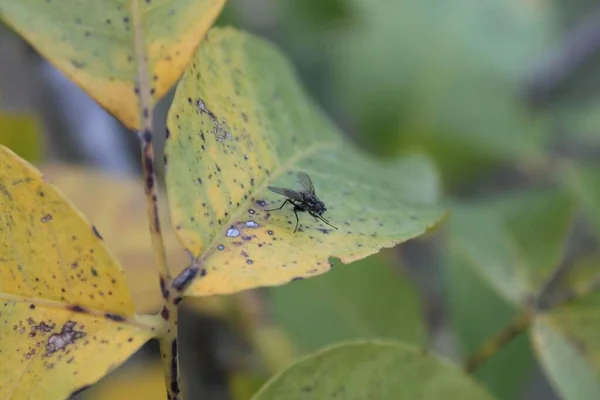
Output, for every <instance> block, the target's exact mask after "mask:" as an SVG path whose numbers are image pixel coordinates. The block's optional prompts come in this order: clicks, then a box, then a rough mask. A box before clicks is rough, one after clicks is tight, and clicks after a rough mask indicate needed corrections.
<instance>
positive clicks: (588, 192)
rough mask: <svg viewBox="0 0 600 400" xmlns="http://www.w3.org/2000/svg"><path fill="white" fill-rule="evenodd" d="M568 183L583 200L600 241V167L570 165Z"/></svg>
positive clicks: (586, 212)
mask: <svg viewBox="0 0 600 400" xmlns="http://www.w3.org/2000/svg"><path fill="white" fill-rule="evenodd" d="M566 179H567V183H568V184H569V185H570V187H571V189H572V190H573V191H574V192H575V194H576V195H577V196H578V197H579V198H580V199H581V202H582V204H583V207H584V212H585V214H586V216H587V218H586V221H589V222H590V223H591V225H592V228H593V229H594V231H595V232H596V236H597V238H598V239H600V166H598V165H593V164H579V165H576V164H573V165H570V166H569V168H568V169H567V173H566Z"/></svg>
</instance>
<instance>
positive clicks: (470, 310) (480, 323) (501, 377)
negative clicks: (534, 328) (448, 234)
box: [443, 251, 533, 400]
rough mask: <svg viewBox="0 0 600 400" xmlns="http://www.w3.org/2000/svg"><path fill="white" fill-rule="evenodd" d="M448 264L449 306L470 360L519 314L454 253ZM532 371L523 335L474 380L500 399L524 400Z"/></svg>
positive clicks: (446, 272)
mask: <svg viewBox="0 0 600 400" xmlns="http://www.w3.org/2000/svg"><path fill="white" fill-rule="evenodd" d="M444 261H445V262H444V265H443V267H444V268H443V274H444V278H445V279H444V283H445V290H444V291H445V293H446V294H447V296H448V301H447V303H446V305H447V307H448V311H449V313H450V319H451V325H452V327H453V331H454V333H455V335H456V338H457V340H458V342H459V344H460V347H461V348H462V350H463V355H464V356H465V357H467V356H469V355H470V354H473V352H475V351H476V350H478V349H479V348H480V346H482V345H483V343H484V342H485V341H486V340H488V339H489V338H490V337H492V336H493V335H495V334H497V333H498V331H500V330H501V329H502V328H504V327H505V326H506V325H507V324H508V323H510V322H511V321H512V320H513V318H514V317H515V316H516V310H515V309H514V307H512V306H511V305H509V304H508V303H506V301H504V300H503V299H501V298H499V297H498V295H497V294H496V293H495V292H494V291H492V290H491V289H489V287H488V285H485V284H484V283H483V282H482V280H481V278H480V277H479V276H478V275H476V274H475V272H474V271H472V269H471V268H469V267H468V266H467V265H466V264H465V263H464V262H461V261H459V260H458V259H457V257H456V256H455V255H453V254H452V252H450V251H448V252H446V253H445V259H444ZM532 367H533V354H532V351H531V347H530V345H529V340H528V339H527V336H526V335H524V334H522V335H519V336H518V337H517V338H515V339H514V340H513V341H512V342H510V343H509V344H507V345H506V346H504V347H503V348H501V349H500V350H499V351H498V352H497V353H495V354H494V356H493V357H492V358H491V359H489V360H488V361H486V363H485V364H483V365H482V366H481V367H480V368H478V369H477V371H475V373H474V376H475V378H477V380H478V381H480V382H482V383H484V384H485V385H486V386H487V387H488V388H489V390H490V392H492V393H493V394H494V395H495V396H496V397H497V398H498V399H506V400H513V399H517V398H520V397H521V396H520V394H522V391H523V389H524V388H525V385H526V384H527V381H528V378H529V372H530V371H531V370H532Z"/></svg>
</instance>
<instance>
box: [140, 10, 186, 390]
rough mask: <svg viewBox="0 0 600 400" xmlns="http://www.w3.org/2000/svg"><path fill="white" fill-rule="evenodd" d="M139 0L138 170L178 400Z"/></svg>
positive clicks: (166, 363)
mask: <svg viewBox="0 0 600 400" xmlns="http://www.w3.org/2000/svg"><path fill="white" fill-rule="evenodd" d="M139 1H140V0H133V1H132V2H131V13H132V16H133V24H134V35H135V51H136V59H137V66H138V71H137V78H138V85H137V88H136V92H137V94H138V98H139V103H140V119H141V128H142V129H141V131H140V132H139V133H138V135H139V138H140V141H141V146H142V171H143V176H144V192H145V194H146V210H147V214H148V223H149V225H150V235H151V238H152V248H153V249H154V253H155V256H156V261H157V263H158V274H159V281H160V289H161V294H162V297H163V306H162V310H161V312H160V315H161V317H162V318H163V320H164V321H165V323H166V325H167V327H168V328H167V331H166V333H165V334H164V335H163V336H162V337H160V338H159V342H160V353H161V358H162V364H163V373H164V376H165V383H166V386H167V398H168V399H169V400H179V399H180V395H179V394H180V391H181V390H180V377H179V357H178V354H177V304H176V301H174V299H172V297H171V291H170V290H169V288H170V287H171V280H172V279H171V274H170V272H169V267H168V265H167V256H166V251H165V245H164V242H163V238H162V234H161V228H160V219H159V213H158V196H157V190H156V183H157V181H156V172H155V168H154V149H153V145H152V134H153V126H152V109H153V104H152V95H153V93H154V88H152V87H151V85H150V78H149V72H148V58H147V56H146V49H145V46H144V37H143V30H142V20H141V14H140V6H139V4H138V2H139Z"/></svg>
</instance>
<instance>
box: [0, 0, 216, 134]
mask: <svg viewBox="0 0 600 400" xmlns="http://www.w3.org/2000/svg"><path fill="white" fill-rule="evenodd" d="M223 3H224V0H160V1H159V0H154V1H152V0H110V1H94V2H85V1H84V2H79V1H51V0H0V18H2V19H3V20H4V22H6V24H7V25H8V26H10V27H11V28H13V29H14V30H15V31H16V32H17V33H18V34H19V35H21V36H22V37H23V38H24V39H25V40H27V41H28V42H29V43H30V44H31V45H32V46H33V47H34V48H35V49H36V50H37V51H39V52H40V54H41V55H42V56H44V57H45V58H46V59H47V60H48V61H50V62H51V63H52V64H53V65H54V66H56V67H57V68H58V69H59V70H61V71H62V72H63V73H65V74H66V75H67V76H68V77H69V78H71V79H72V80H73V81H74V82H75V83H77V84H78V85H79V86H81V88H83V89H84V90H85V91H86V92H87V93H89V94H90V96H92V97H93V98H94V99H95V100H96V101H98V103H100V104H101V105H102V106H103V107H105V108H106V109H107V110H108V111H109V112H111V113H112V114H113V115H115V116H116V117H117V118H119V120H120V121H121V122H122V123H123V124H125V125H126V126H127V127H129V128H132V129H135V128H139V126H140V115H141V112H140V101H139V100H140V98H144V97H145V96H150V97H151V100H149V101H147V102H146V101H144V103H147V104H145V105H144V107H149V106H150V105H154V104H155V103H156V101H158V100H159V99H160V98H161V97H162V96H163V95H164V94H165V93H166V92H167V91H168V90H169V89H170V88H171V86H172V85H173V84H174V83H175V82H176V81H177V79H179V77H180V76H181V73H182V72H183V70H184V68H185V67H186V66H187V64H188V62H189V60H190V58H191V56H192V54H193V53H194V51H195V49H196V47H197V46H198V43H199V42H200V39H201V38H202V37H203V36H204V34H205V33H206V31H208V29H209V28H210V26H211V25H212V22H213V21H214V19H215V18H216V17H217V15H218V14H219V12H220V11H221V8H222V6H223ZM150 103H151V104H150ZM145 111H146V112H148V111H150V110H145Z"/></svg>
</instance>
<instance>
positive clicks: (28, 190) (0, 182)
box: [0, 146, 160, 400]
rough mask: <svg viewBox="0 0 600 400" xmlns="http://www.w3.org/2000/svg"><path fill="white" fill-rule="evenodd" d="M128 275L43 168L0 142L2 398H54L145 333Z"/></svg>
mask: <svg viewBox="0 0 600 400" xmlns="http://www.w3.org/2000/svg"><path fill="white" fill-rule="evenodd" d="M159 322H160V321H158V322H157V320H156V318H154V317H146V318H141V317H136V316H135V314H134V309H133V302H132V301H131V296H130V294H129V291H128V288H127V283H126V281H125V276H124V274H123V271H122V270H121V269H120V267H119V266H118V265H117V264H116V263H115V262H114V260H113V259H112V257H111V256H110V254H109V253H108V251H107V250H106V249H105V247H104V245H103V244H102V241H101V236H100V233H99V232H98V230H97V229H96V228H95V227H94V226H92V225H90V224H89V223H88V222H86V221H85V220H84V219H83V217H82V216H81V215H80V214H79V213H78V212H77V211H75V210H74V209H73V208H72V206H71V205H70V204H69V203H68V202H67V201H66V200H65V199H64V198H63V197H62V195H61V194H60V193H59V192H58V191H56V189H54V188H53V187H52V186H51V185H49V184H47V183H45V182H44V180H43V177H42V175H41V174H40V173H39V172H37V171H36V170H35V169H34V168H33V167H31V166H30V165H29V164H27V163H26V162H24V161H23V160H21V159H20V158H18V157H17V156H16V155H15V154H14V153H12V152H11V151H10V150H8V149H7V148H5V147H4V146H0V338H1V340H0V398H2V399H11V400H12V399H41V398H49V399H61V398H66V397H68V396H69V395H70V394H71V393H73V392H75V391H77V390H79V389H80V388H82V387H85V386H86V385H89V384H91V383H93V382H95V381H96V380H98V379H99V378H100V377H101V376H102V375H104V374H106V373H107V372H108V371H109V370H110V369H112V368H114V367H115V366H117V365H118V364H119V363H121V362H122V361H124V360H125V359H126V358H127V357H129V356H130V355H131V354H132V353H133V352H134V351H135V350H136V349H137V348H139V347H140V346H141V345H142V344H143V343H144V342H146V341H147V340H148V339H149V338H151V337H152V336H153V334H154V331H155V330H156V329H157V327H158V326H159V325H158V324H159Z"/></svg>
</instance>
